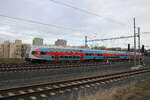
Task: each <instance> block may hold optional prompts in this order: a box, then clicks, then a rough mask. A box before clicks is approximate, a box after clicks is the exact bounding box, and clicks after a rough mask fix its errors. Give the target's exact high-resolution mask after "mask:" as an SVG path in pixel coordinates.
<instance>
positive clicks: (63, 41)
mask: <svg viewBox="0 0 150 100" xmlns="http://www.w3.org/2000/svg"><path fill="white" fill-rule="evenodd" d="M55 45H56V46H63V47H66V46H67V41H66V40H63V39H58V40H57V41H55Z"/></svg>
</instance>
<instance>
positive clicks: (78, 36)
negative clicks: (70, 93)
mask: <svg viewBox="0 0 150 100" xmlns="http://www.w3.org/2000/svg"><path fill="white" fill-rule="evenodd" d="M61 2H66V3H69V4H72V5H74V6H76V7H79V8H82V9H85V10H88V11H90V12H94V13H96V14H99V15H100V16H101V17H96V16H93V15H90V14H86V13H82V12H80V11H77V10H74V9H71V8H68V7H65V6H63V5H59V4H55V3H53V2H51V1H50V0H42V1H41V0H21V1H20V0H1V1H0V14H5V15H8V16H12V17H18V18H24V19H29V20H34V21H38V22H42V23H47V24H55V25H58V26H62V27H68V28H71V29H76V30H67V29H63V28H56V27H52V26H43V25H39V24H33V23H29V22H24V21H17V20H12V19H8V18H3V17H0V30H5V31H9V32H10V33H9V32H1V33H0V35H1V37H3V39H4V40H7V39H11V40H13V39H22V40H23V41H24V42H27V43H31V42H32V39H33V38H34V37H42V38H44V39H45V43H54V41H55V40H56V39H58V38H62V39H66V40H68V41H69V44H70V45H82V44H84V36H85V35H87V36H88V38H89V39H94V38H111V37H116V36H126V35H132V34H133V17H136V23H137V26H141V27H142V31H150V30H149V24H150V22H149V18H150V13H149V12H150V6H149V4H150V1H149V0H142V1H141V0H115V1H114V0H61ZM11 32H14V33H11ZM4 33H5V34H4ZM8 36H9V37H8ZM148 36H149V35H147V36H146V35H145V36H144V35H143V37H142V41H143V43H145V44H148V43H149V42H150V40H149V39H148ZM127 40H128V41H127ZM127 40H126V39H125V40H116V41H118V42H115V41H114V42H115V43H116V44H114V45H113V42H112V41H110V42H109V41H108V42H107V41H106V42H103V43H102V42H98V44H104V45H109V46H112V45H113V46H118V45H124V44H126V42H129V43H133V40H132V39H127ZM89 44H90V43H89ZM91 44H92V43H91ZM93 44H94V43H93ZM148 45H149V44H148ZM124 47H125V46H124Z"/></svg>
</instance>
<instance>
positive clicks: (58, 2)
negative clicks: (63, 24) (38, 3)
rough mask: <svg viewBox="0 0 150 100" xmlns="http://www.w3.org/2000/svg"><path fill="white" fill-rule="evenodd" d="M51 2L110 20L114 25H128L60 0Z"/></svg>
mask: <svg viewBox="0 0 150 100" xmlns="http://www.w3.org/2000/svg"><path fill="white" fill-rule="evenodd" d="M49 1H51V2H54V3H56V4H59V5H63V6H66V7H69V8H72V9H74V10H78V11H80V12H83V13H86V14H89V15H93V16H97V17H100V18H103V19H106V20H108V21H111V22H114V23H117V24H120V25H127V24H125V23H122V22H119V21H116V20H114V19H112V18H109V17H104V16H102V15H99V14H97V13H94V12H91V11H88V10H85V9H82V8H79V7H76V6H73V5H71V4H69V3H64V2H61V1H60V0H59V1H58V0H49Z"/></svg>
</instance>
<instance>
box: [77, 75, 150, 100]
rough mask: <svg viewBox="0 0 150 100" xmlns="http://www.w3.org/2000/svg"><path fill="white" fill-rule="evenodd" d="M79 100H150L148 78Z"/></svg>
mask: <svg viewBox="0 0 150 100" xmlns="http://www.w3.org/2000/svg"><path fill="white" fill-rule="evenodd" d="M79 100H150V78H149V79H145V80H141V81H137V82H135V83H132V84H129V85H125V86H121V87H115V88H111V89H109V90H105V91H104V92H102V93H96V94H95V95H92V96H86V97H80V99H79Z"/></svg>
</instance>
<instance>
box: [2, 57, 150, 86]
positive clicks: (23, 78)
mask: <svg viewBox="0 0 150 100" xmlns="http://www.w3.org/2000/svg"><path fill="white" fill-rule="evenodd" d="M146 64H147V66H148V65H150V58H146ZM131 66H133V63H118V64H113V65H103V66H93V67H83V68H82V67H79V68H68V69H55V70H39V71H24V72H9V73H5V72H4V73H0V89H4V88H10V87H16V86H23V85H28V84H39V83H42V82H54V81H60V80H68V79H75V78H81V77H87V76H96V75H104V74H109V73H114V72H119V71H127V70H131Z"/></svg>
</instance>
